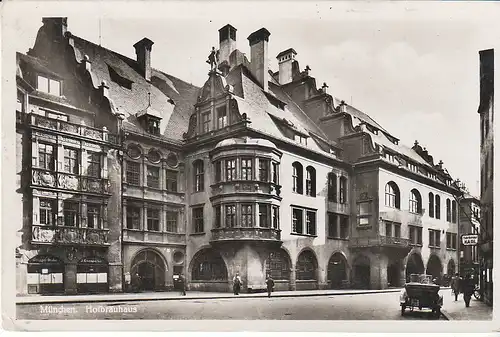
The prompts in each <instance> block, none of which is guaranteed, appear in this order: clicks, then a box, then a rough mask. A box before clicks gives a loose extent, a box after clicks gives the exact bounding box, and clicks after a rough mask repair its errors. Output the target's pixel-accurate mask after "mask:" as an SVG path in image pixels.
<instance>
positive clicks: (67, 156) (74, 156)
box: [64, 147, 79, 174]
mask: <svg viewBox="0 0 500 337" xmlns="http://www.w3.org/2000/svg"><path fill="white" fill-rule="evenodd" d="M78 153H79V152H78V150H76V149H72V148H68V147H65V148H64V171H65V172H68V173H73V174H78V166H79V160H78Z"/></svg>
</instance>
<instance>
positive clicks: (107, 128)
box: [16, 18, 460, 293]
mask: <svg viewBox="0 0 500 337" xmlns="http://www.w3.org/2000/svg"><path fill="white" fill-rule="evenodd" d="M236 35H237V29H236V28H235V27H233V26H231V25H226V26H224V27H222V28H221V29H220V30H219V43H220V45H219V48H218V54H216V53H215V52H214V53H213V54H211V55H210V57H209V61H208V63H209V64H210V69H209V71H208V74H207V79H206V82H205V83H204V85H203V86H202V87H196V86H193V85H191V84H189V83H186V82H184V81H182V80H180V79H178V78H176V77H174V76H171V75H169V74H167V73H165V72H162V71H160V70H157V69H154V68H152V67H151V59H152V54H153V53H152V50H153V41H151V40H149V39H147V38H144V39H142V40H141V41H139V42H137V43H135V44H134V45H133V48H134V49H135V52H136V59H130V58H128V57H125V56H123V55H120V54H118V53H116V52H113V51H111V50H108V49H106V48H104V47H102V46H99V45H96V44H94V43H92V42H89V41H86V40H84V39H82V38H80V37H78V36H75V35H73V34H71V33H69V32H68V31H67V20H66V19H65V18H46V19H44V20H43V26H42V27H41V28H40V30H39V33H38V37H37V40H36V42H35V46H34V47H33V49H31V50H30V51H29V52H28V53H27V55H24V54H20V53H19V54H18V74H17V83H18V109H17V110H18V111H17V112H16V114H17V115H16V116H17V117H18V118H17V121H18V123H17V125H16V128H17V131H18V133H17V134H18V141H17V146H18V148H17V150H18V151H17V154H18V156H17V158H18V163H17V164H18V170H17V172H18V178H19V183H18V187H19V189H18V191H17V193H18V199H19V203H21V204H23V214H22V219H19V223H22V228H21V231H20V232H19V233H22V234H20V237H19V243H18V249H17V251H18V257H17V264H18V268H17V270H18V293H54V292H65V293H74V292H78V293H87V292H91V291H96V292H107V291H129V290H133V289H134V288H135V287H139V288H141V289H143V290H168V289H171V288H172V287H174V286H175V279H176V277H177V276H178V275H180V274H184V275H185V277H186V279H187V282H188V286H189V287H190V289H196V290H212V291H213V290H217V291H230V289H231V286H232V277H233V276H234V275H235V274H236V273H239V274H240V275H241V277H242V279H243V282H244V288H245V290H248V291H258V290H261V289H264V288H265V277H266V275H268V274H269V275H271V276H272V277H273V278H274V280H275V283H276V289H277V290H295V289H297V290H302V289H324V288H349V287H351V288H371V289H383V288H387V287H391V286H401V285H402V284H404V282H405V279H408V277H409V275H410V274H411V273H424V272H427V273H429V274H432V275H434V276H435V277H437V278H438V279H440V278H441V277H442V276H443V275H444V274H451V273H454V272H455V270H456V268H457V265H458V262H459V255H458V249H457V248H458V230H459V227H458V205H457V203H456V201H455V197H454V196H457V195H459V193H460V191H459V190H457V189H455V188H454V186H453V184H452V178H451V177H450V176H449V175H448V174H447V171H446V170H445V168H444V167H443V163H442V162H439V163H435V162H434V159H433V157H432V156H431V155H430V154H429V153H428V151H427V150H426V149H425V148H422V146H421V145H420V144H418V142H415V144H414V145H413V147H409V146H405V145H404V144H402V143H401V142H400V141H399V139H398V138H397V137H396V136H395V135H393V134H391V133H390V132H389V131H387V130H385V129H384V128H383V127H382V126H381V125H379V124H378V123H377V122H375V121H374V120H373V119H372V118H371V117H370V116H368V115H367V114H365V113H363V112H361V111H359V110H357V109H356V108H354V107H352V106H350V105H348V104H346V103H345V102H343V101H341V100H339V99H337V98H336V97H334V96H332V95H331V94H330V93H329V92H328V87H327V85H326V84H324V85H323V86H322V87H321V88H317V86H316V80H315V78H314V77H312V76H311V75H310V68H309V67H306V68H305V69H304V70H301V69H300V66H299V63H298V61H297V52H296V51H295V50H294V49H292V48H290V49H287V50H285V51H283V52H281V53H279V54H278V55H277V63H278V71H273V70H272V69H269V62H268V60H269V58H270V55H268V44H269V43H270V42H269V40H270V35H271V33H270V32H269V31H267V30H266V29H265V28H262V29H259V30H257V31H255V32H254V33H252V34H250V35H249V36H248V38H247V41H248V45H249V48H250V58H247V56H245V54H243V53H242V52H241V51H240V50H239V49H238V48H237V38H236ZM131 48H132V46H131ZM217 56H218V57H217ZM91 183H92V184H91ZM90 186H92V187H90ZM94 186H95V188H94Z"/></svg>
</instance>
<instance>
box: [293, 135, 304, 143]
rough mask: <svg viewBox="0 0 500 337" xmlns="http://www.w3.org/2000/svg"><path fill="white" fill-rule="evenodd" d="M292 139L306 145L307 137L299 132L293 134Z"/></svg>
mask: <svg viewBox="0 0 500 337" xmlns="http://www.w3.org/2000/svg"><path fill="white" fill-rule="evenodd" d="M294 140H295V141H296V142H297V143H299V144H302V145H307V138H306V137H304V136H301V135H299V134H295V136H294Z"/></svg>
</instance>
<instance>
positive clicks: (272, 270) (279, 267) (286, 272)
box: [266, 250, 290, 281]
mask: <svg viewBox="0 0 500 337" xmlns="http://www.w3.org/2000/svg"><path fill="white" fill-rule="evenodd" d="M266 274H269V275H271V277H272V278H273V279H275V280H287V281H288V280H290V263H289V258H288V254H287V253H286V252H285V251H283V250H279V251H275V252H271V253H269V255H268V257H267V260H266Z"/></svg>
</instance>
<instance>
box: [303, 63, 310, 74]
mask: <svg viewBox="0 0 500 337" xmlns="http://www.w3.org/2000/svg"><path fill="white" fill-rule="evenodd" d="M310 71H311V67H309V65H306V69H304V72H305V73H306V76H309V72H310Z"/></svg>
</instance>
